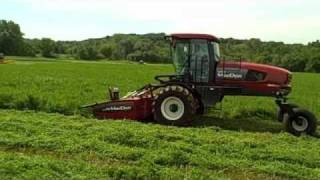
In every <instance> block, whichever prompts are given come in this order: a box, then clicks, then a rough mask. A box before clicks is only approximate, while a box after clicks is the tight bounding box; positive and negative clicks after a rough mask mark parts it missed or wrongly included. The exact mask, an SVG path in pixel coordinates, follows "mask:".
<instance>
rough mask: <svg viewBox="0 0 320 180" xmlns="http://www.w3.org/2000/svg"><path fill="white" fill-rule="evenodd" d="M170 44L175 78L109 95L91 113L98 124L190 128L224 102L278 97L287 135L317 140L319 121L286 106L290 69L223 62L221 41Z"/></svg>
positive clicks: (180, 39) (185, 37) (198, 38)
mask: <svg viewBox="0 0 320 180" xmlns="http://www.w3.org/2000/svg"><path fill="white" fill-rule="evenodd" d="M166 38H167V39H168V41H169V42H170V47H171V56H172V61H173V65H174V67H175V74H172V75H158V76H156V77H155V79H156V80H157V81H158V82H159V83H157V84H148V85H146V86H144V87H142V88H141V89H138V90H136V91H134V92H132V93H128V94H127V95H126V96H124V97H122V98H119V96H118V94H119V92H118V89H117V88H113V89H110V99H111V100H110V101H107V102H103V103H96V104H93V105H88V106H85V107H91V108H92V110H93V113H94V115H95V116H96V117H97V118H100V119H124V118H125V119H133V120H144V119H153V120H155V121H156V122H158V123H160V124H167V125H188V124H190V123H191V122H192V121H193V118H192V117H193V116H194V115H196V114H203V113H205V112H206V109H208V108H210V107H213V106H215V105H216V104H217V103H218V102H221V101H222V100H223V98H224V96H268V97H274V98H275V102H276V104H277V105H278V106H279V112H278V120H279V121H280V122H283V123H284V124H285V128H286V130H287V131H288V132H290V133H293V134H295V135H300V134H301V133H307V134H314V133H315V131H316V118H315V116H314V115H313V114H312V113H311V112H309V111H307V110H304V109H300V108H299V107H298V106H296V105H293V104H289V103H287V102H286V99H287V98H286V96H287V95H288V94H289V93H290V91H291V85H290V83H291V79H292V74H291V72H289V71H288V70H286V69H282V68H279V67H275V66H269V65H263V64H255V63H249V62H242V61H239V62H228V61H225V60H221V57H220V50H219V39H218V38H216V37H214V36H211V35H207V34H172V35H170V36H167V37H166Z"/></svg>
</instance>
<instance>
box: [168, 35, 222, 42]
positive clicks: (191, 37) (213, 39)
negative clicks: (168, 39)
mask: <svg viewBox="0 0 320 180" xmlns="http://www.w3.org/2000/svg"><path fill="white" fill-rule="evenodd" d="M171 36H172V37H173V38H177V39H207V40H212V41H219V39H218V38H217V37H215V36H212V35H209V34H192V33H189V34H187V33H175V34H171Z"/></svg>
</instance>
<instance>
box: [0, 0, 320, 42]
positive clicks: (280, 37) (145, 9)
mask: <svg viewBox="0 0 320 180" xmlns="http://www.w3.org/2000/svg"><path fill="white" fill-rule="evenodd" d="M319 8H320V1H319V0H0V19H6V20H13V21H15V22H17V23H18V24H20V26H21V29H22V31H23V32H24V33H25V37H27V38H42V37H50V38H52V39H55V40H82V39H87V38H95V37H96V38H98V37H103V36H106V35H112V34H114V33H139V34H141V33H149V32H165V33H173V32H193V33H209V34H213V35H216V36H218V37H224V38H226V37H234V38H241V39H247V38H260V39H262V40H265V41H284V42H286V43H307V42H310V41H315V40H317V39H320V10H319Z"/></svg>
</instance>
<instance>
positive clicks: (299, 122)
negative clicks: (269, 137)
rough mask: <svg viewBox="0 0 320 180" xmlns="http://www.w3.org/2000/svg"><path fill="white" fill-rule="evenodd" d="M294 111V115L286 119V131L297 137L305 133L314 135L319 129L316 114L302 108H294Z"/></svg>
mask: <svg viewBox="0 0 320 180" xmlns="http://www.w3.org/2000/svg"><path fill="white" fill-rule="evenodd" d="M293 111H294V114H293V115H291V116H286V117H285V118H284V126H285V129H286V131H287V132H289V133H291V134H293V135H296V136H300V135H301V134H304V133H305V134H308V135H314V134H315V132H316V129H317V119H316V117H315V116H314V114H312V113H311V112H310V111H308V110H305V109H300V108H294V109H293Z"/></svg>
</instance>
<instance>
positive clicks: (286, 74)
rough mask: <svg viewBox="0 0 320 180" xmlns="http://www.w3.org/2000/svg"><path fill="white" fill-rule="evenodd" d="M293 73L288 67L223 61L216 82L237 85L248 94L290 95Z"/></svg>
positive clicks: (219, 66) (222, 84)
mask: <svg viewBox="0 0 320 180" xmlns="http://www.w3.org/2000/svg"><path fill="white" fill-rule="evenodd" d="M291 79H292V73H291V72H290V71H288V70H286V69H283V68H280V67H275V66H270V65H265V64H257V63H250V62H242V61H239V62H221V63H219V65H218V68H217V73H216V82H215V83H216V84H217V85H221V86H236V87H240V88H241V89H242V94H240V95H248V96H259V95H261V96H276V95H277V93H278V92H282V93H283V94H284V95H288V94H289V93H290V91H291V84H290V83H291Z"/></svg>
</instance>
